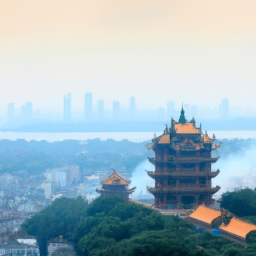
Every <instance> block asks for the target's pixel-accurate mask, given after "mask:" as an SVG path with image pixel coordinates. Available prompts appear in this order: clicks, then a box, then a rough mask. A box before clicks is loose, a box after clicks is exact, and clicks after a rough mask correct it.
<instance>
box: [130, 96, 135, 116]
mask: <svg viewBox="0 0 256 256" xmlns="http://www.w3.org/2000/svg"><path fill="white" fill-rule="evenodd" d="M130 119H131V120H135V119H136V101H135V97H131V98H130Z"/></svg>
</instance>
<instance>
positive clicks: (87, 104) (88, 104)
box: [84, 92, 92, 121]
mask: <svg viewBox="0 0 256 256" xmlns="http://www.w3.org/2000/svg"><path fill="white" fill-rule="evenodd" d="M84 118H85V121H91V120H92V93H91V92H87V93H85V95H84Z"/></svg>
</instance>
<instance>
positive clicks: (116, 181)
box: [101, 171, 131, 185]
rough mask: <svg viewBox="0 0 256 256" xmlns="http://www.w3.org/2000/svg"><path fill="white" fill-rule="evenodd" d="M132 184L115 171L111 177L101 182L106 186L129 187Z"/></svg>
mask: <svg viewBox="0 0 256 256" xmlns="http://www.w3.org/2000/svg"><path fill="white" fill-rule="evenodd" d="M130 183H131V181H130V180H128V179H125V178H124V177H122V176H121V175H120V174H118V173H117V172H116V171H113V172H112V174H111V175H110V176H109V177H107V178H106V179H105V180H103V181H101V184H105V185H128V184H130Z"/></svg>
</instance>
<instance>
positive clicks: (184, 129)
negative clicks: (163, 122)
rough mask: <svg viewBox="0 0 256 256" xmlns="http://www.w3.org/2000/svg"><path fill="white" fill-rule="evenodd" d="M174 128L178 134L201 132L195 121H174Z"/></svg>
mask: <svg viewBox="0 0 256 256" xmlns="http://www.w3.org/2000/svg"><path fill="white" fill-rule="evenodd" d="M174 129H175V131H176V133H177V134H201V131H200V129H199V128H196V127H195V125H194V124H193V123H190V122H189V123H184V124H183V123H174Z"/></svg>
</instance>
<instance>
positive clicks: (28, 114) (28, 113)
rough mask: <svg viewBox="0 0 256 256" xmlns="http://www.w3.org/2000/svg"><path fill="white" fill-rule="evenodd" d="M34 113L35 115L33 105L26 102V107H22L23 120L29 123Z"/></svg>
mask: <svg viewBox="0 0 256 256" xmlns="http://www.w3.org/2000/svg"><path fill="white" fill-rule="evenodd" d="M32 113H33V103H32V102H26V103H25V106H21V116H22V120H23V121H25V122H29V121H31V120H32Z"/></svg>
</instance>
